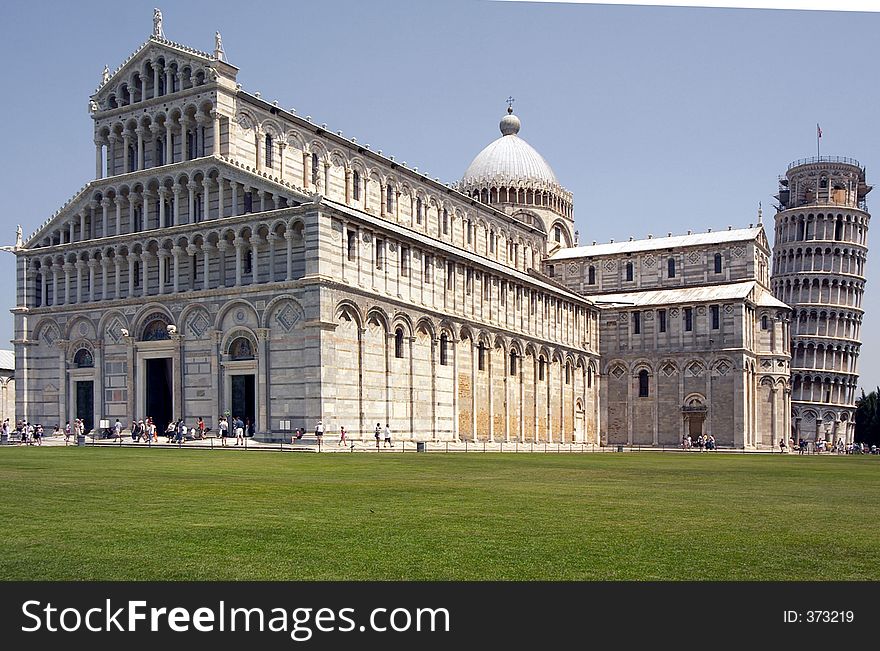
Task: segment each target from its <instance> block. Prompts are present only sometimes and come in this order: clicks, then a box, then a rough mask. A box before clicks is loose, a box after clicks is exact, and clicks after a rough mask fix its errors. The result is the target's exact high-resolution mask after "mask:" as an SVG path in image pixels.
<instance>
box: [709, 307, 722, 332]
mask: <svg viewBox="0 0 880 651" xmlns="http://www.w3.org/2000/svg"><path fill="white" fill-rule="evenodd" d="M709 309H710V310H711V311H712V329H713V330H717V329H718V328H720V327H721V307H720V306H718V305H713V306H712V307H710V308H709Z"/></svg>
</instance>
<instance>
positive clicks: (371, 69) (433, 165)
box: [0, 0, 880, 388]
mask: <svg viewBox="0 0 880 651" xmlns="http://www.w3.org/2000/svg"><path fill="white" fill-rule="evenodd" d="M158 2H161V0H149V1H147V2H143V1H126V2H119V1H118V0H117V1H114V2H109V1H77V2H70V3H61V2H57V3H46V2H33V1H31V2H10V1H7V2H5V3H4V20H3V23H2V26H0V56H2V60H3V61H4V64H5V65H4V69H3V72H4V75H3V85H4V102H3V103H2V107H0V118H2V124H3V125H4V127H5V129H4V131H5V133H4V136H5V140H4V148H3V152H2V163H3V165H2V170H3V174H2V176H0V189H2V191H3V196H5V197H6V201H5V206H6V209H5V211H4V214H3V218H2V223H0V229H2V230H0V242H2V243H9V244H11V243H12V241H13V239H14V233H15V224H17V223H19V222H20V223H21V224H22V225H23V227H24V231H25V235H27V234H29V233H31V232H33V230H34V229H35V228H36V227H37V226H38V225H39V224H41V223H42V222H43V220H45V219H46V218H47V217H48V216H49V215H50V214H51V213H52V212H53V211H54V210H56V209H57V208H58V207H59V206H60V205H61V204H63V203H64V202H65V201H66V200H67V199H68V198H70V196H71V195H72V194H73V193H74V192H75V191H76V190H77V189H78V188H79V187H80V186H81V185H82V184H83V183H85V182H86V181H88V180H89V179H90V178H91V175H92V174H93V172H94V145H93V143H92V123H91V119H90V118H89V115H88V110H87V108H88V97H89V95H90V94H91V93H92V92H93V91H94V89H95V87H96V86H97V84H98V82H99V79H100V73H101V69H102V68H103V66H104V64H108V65H110V67H111V69H115V67H116V66H118V65H119V64H120V63H121V62H122V61H123V60H124V59H125V57H127V56H128V55H129V54H130V53H131V52H133V51H134V50H135V49H136V48H137V47H138V46H139V45H140V44H141V43H142V42H143V41H144V40H145V39H146V38H147V37H148V35H149V34H150V31H151V28H152V10H153V7H154V6H156V4H157V3H158ZM160 8H161V9H162V10H163V14H164V18H165V24H164V25H165V33H166V36H167V37H168V38H170V39H172V40H175V41H178V42H181V43H185V44H188V45H191V46H193V47H197V48H200V49H203V50H211V49H213V35H214V32H215V31H216V30H220V31H221V32H222V34H223V44H224V47H225V50H226V54H227V58H228V60H229V61H230V62H231V63H233V64H235V65H237V66H238V67H239V68H240V69H241V72H240V73H239V81H240V82H241V83H242V84H243V86H244V87H245V89H247V90H248V91H251V92H254V91H260V92H261V93H262V95H263V97H264V98H265V99H268V100H269V101H272V100H275V99H277V100H278V101H279V102H280V103H281V105H282V106H285V107H295V108H296V109H297V112H298V113H299V114H300V115H311V116H312V117H313V120H314V121H315V122H316V123H322V122H326V123H327V124H328V126H329V127H330V128H331V129H332V130H334V131H335V130H337V129H341V130H342V131H343V132H344V133H345V134H346V135H349V136H356V137H357V138H358V140H359V142H362V143H370V144H371V146H372V147H373V149H381V150H382V151H383V152H384V153H386V154H393V155H394V156H395V157H396V158H397V160H401V161H403V160H405V161H407V162H408V163H409V164H410V165H413V166H418V167H419V169H420V170H423V171H427V172H429V173H430V174H431V176H437V177H440V179H441V180H443V181H447V182H452V181H455V180H457V179H458V178H459V177H460V175H461V174H462V173H463V171H464V170H465V168H466V167H467V165H468V163H469V162H470V160H471V159H472V158H473V156H474V155H476V153H477V152H479V151H480V149H482V147H483V146H485V145H486V144H488V143H489V142H490V141H491V140H493V139H494V138H496V137H497V136H498V126H497V125H498V120H499V118H500V117H501V116H502V114H503V112H504V110H505V108H506V106H505V104H504V99H505V98H506V97H507V96H508V95H513V96H514V97H515V98H516V104H515V107H514V108H515V110H516V112H517V114H518V115H519V116H520V118H521V119H522V122H523V127H522V131H521V132H520V136H522V137H524V138H525V139H526V140H527V141H529V142H530V143H531V144H532V145H533V146H534V147H536V148H537V149H538V151H540V152H541V153H542V154H543V155H544V157H545V158H546V159H547V160H548V161H549V162H550V164H551V166H552V167H553V169H554V170H555V172H556V175H557V177H558V178H559V180H560V182H561V183H562V184H563V185H564V186H566V187H567V188H568V189H569V190H571V191H572V192H573V193H574V198H575V215H576V221H577V227H578V228H579V229H580V233H581V242H590V241H592V240H598V241H600V242H603V241H608V240H609V239H611V238H614V239H617V240H620V239H625V238H627V237H629V236H630V235H632V236H635V237H644V236H645V235H647V234H648V233H654V234H656V235H661V234H665V233H666V232H668V231H672V232H673V233H683V232H685V231H686V230H688V229H694V230H705V229H707V228H713V229H721V228H726V227H727V225H728V224H731V225H734V226H745V225H747V224H748V223H749V222H754V221H756V213H757V205H758V202H759V201H763V203H764V208H765V210H764V215H765V218H766V219H765V224H767V225H768V230H769V231H770V233H769V235H770V237H771V241H772V222H773V213H774V210H773V209H772V207H771V206H772V203H773V201H772V195H773V194H774V193H775V192H776V189H777V177H778V175H779V174H781V173H783V172H784V171H785V168H786V166H787V165H788V163H789V162H791V161H792V160H795V159H797V158H801V157H804V156H812V155H815V153H816V140H815V130H816V123H817V122H819V123H820V124H821V125H822V130H823V138H822V153H823V154H828V155H843V156H851V157H854V158H857V159H859V160H860V161H861V162H862V163H863V164H864V165H865V166H866V167H867V173H868V181H869V182H874V183H877V184H878V185H880V150H878V144H880V138H878V135H880V134H878V130H880V126H878V118H880V113H878V109H877V107H878V106H880V87H878V81H877V65H878V61H880V39H878V34H880V15H878V14H864V13H840V14H837V13H833V12H791V11H752V10H723V9H682V8H667V7H656V8H649V7H626V6H624V7H608V6H595V5H557V4H545V3H540V4H531V3H498V2H482V1H476V0H473V1H464V0H455V1H444V2H439V1H438V2H425V1H420V0H409V1H404V0H401V1H399V2H391V1H381V2H380V1H375V2H374V1H370V0H361V1H359V2H342V1H336V0H322V1H321V2H315V1H309V2H292V1H285V2H281V1H278V2H259V1H257V0H254V1H252V2H248V3H241V2H230V1H227V0H211V1H210V2H203V1H193V2H174V3H170V2H165V3H164V5H163V6H161V7H160ZM872 199H873V200H872ZM875 202H876V205H877V206H880V189H878V190H877V191H876V196H874V195H869V207H873V206H874V205H875ZM877 211H878V213H880V207H878V208H877ZM869 242H870V243H872V244H873V245H874V248H875V249H876V251H874V252H873V253H872V255H871V256H870V257H869V263H868V274H869V278H868V282H869V284H868V289H867V296H866V300H865V309H866V311H867V315H866V317H865V322H864V327H863V331H862V339H863V342H864V344H863V348H862V356H861V359H860V368H861V373H862V384H863V386H865V387H867V388H871V387H874V386H876V385H878V384H880V332H878V330H877V329H876V328H877V324H878V323H880V282H878V281H880V273H878V272H877V269H880V259H878V256H880V240H878V236H877V234H876V233H874V234H872V235H871V236H870V237H869ZM0 265H2V266H0V272H2V273H3V274H4V277H5V278H7V279H8V282H6V283H4V284H3V285H2V286H0V305H7V306H9V307H12V306H13V304H14V300H15V298H14V287H13V283H12V278H13V260H12V256H11V255H8V254H7V255H5V256H3V257H2V258H0ZM11 337H12V317H11V315H9V314H8V313H7V315H6V316H4V317H2V320H0V339H2V340H4V341H5V340H8V339H10V338H11Z"/></svg>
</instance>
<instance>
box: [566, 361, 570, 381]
mask: <svg viewBox="0 0 880 651" xmlns="http://www.w3.org/2000/svg"><path fill="white" fill-rule="evenodd" d="M565 383H566V384H571V364H568V363H567V364H566V365H565Z"/></svg>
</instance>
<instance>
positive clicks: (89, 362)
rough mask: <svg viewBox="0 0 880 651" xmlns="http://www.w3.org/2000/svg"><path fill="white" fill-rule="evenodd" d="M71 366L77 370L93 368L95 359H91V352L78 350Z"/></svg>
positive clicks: (83, 349) (86, 349)
mask: <svg viewBox="0 0 880 651" xmlns="http://www.w3.org/2000/svg"><path fill="white" fill-rule="evenodd" d="M73 365H74V366H76V367H77V368H93V367H94V366H95V359H94V358H93V357H92V352H91V351H90V350H89V349H88V348H80V349H79V350H78V351H76V355H74V356H73Z"/></svg>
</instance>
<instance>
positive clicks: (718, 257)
mask: <svg viewBox="0 0 880 651" xmlns="http://www.w3.org/2000/svg"><path fill="white" fill-rule="evenodd" d="M715 273H716V274H720V273H721V254H720V253H716V254H715Z"/></svg>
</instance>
